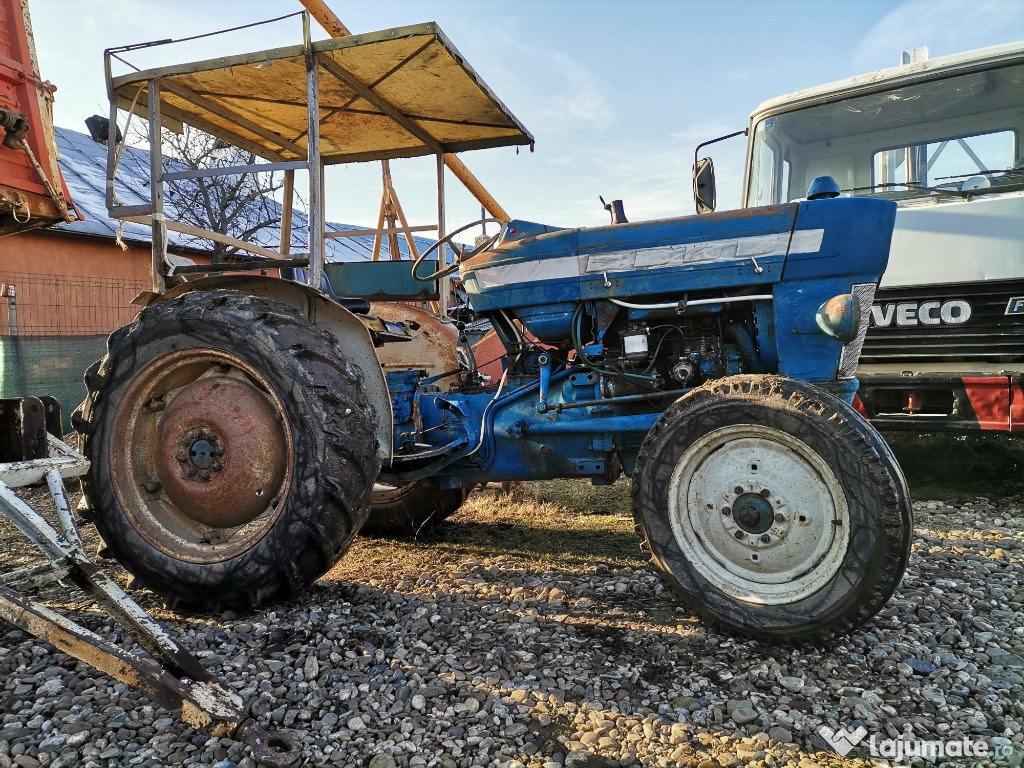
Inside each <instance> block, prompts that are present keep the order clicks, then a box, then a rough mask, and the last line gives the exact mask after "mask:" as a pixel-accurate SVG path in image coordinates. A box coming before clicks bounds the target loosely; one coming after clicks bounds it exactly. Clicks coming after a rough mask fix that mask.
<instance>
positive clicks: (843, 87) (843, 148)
mask: <svg viewBox="0 0 1024 768" xmlns="http://www.w3.org/2000/svg"><path fill="white" fill-rule="evenodd" d="M740 134H746V135H747V137H748V139H747V157H746V172H745V174H744V184H743V205H744V206H745V207H753V206H759V205H771V204H777V203H786V202H789V201H792V200H794V199H799V198H802V197H803V196H804V195H805V194H806V190H808V185H809V184H810V183H811V182H812V181H814V180H815V179H818V178H819V177H822V176H830V177H832V178H833V179H835V180H836V182H838V186H839V194H842V195H844V196H848V195H868V196H875V197H884V198H887V199H890V200H895V201H896V202H897V203H898V205H899V209H898V213H897V216H896V230H895V233H894V235H893V240H892V251H891V254H890V258H889V266H888V269H887V270H886V272H885V275H884V276H883V278H882V282H881V284H880V287H879V290H878V291H877V293H876V295H875V296H874V304H873V306H872V310H871V327H870V330H869V331H868V334H867V337H866V339H865V342H864V347H863V350H862V353H861V357H860V366H859V368H858V370H857V375H858V378H859V379H860V381H861V388H860V392H859V400H858V402H859V407H860V408H861V409H862V411H863V412H864V414H865V415H866V416H868V417H869V418H870V419H871V420H872V422H873V423H874V424H875V426H878V427H885V428H906V429H917V430H934V429H975V430H977V429H982V430H1001V431H1024V390H1022V384H1024V150H1022V148H1021V137H1022V135H1024V42H1022V43H1012V44H1007V45H1000V46H996V47H991V48H984V49H981V50H977V51H971V52H968V53H962V54H957V55H953V56H945V57H942V58H935V59H929V58H927V49H926V48H919V49H914V50H913V51H909V52H905V53H904V54H903V63H902V64H901V65H900V66H897V67H893V68H891V69H883V70H881V71H878V72H872V73H870V74H866V75H859V76H857V77H852V78H848V79H846V80H841V81H838V82H834V83H829V84H827V85H822V86H818V87H816V88H809V89H806V90H802V91H797V92H796V93H791V94H788V95H786V96H780V97H778V98H775V99H772V100H770V101H766V102H765V103H763V104H762V105H761V106H759V107H758V108H757V109H756V110H754V112H753V113H752V115H751V117H750V125H749V127H748V128H747V129H746V130H745V131H742V132H739V133H737V134H731V135H730V136H735V135H740ZM724 138H729V137H722V139H724ZM720 140H721V139H714V140H712V141H709V142H705V143H704V144H702V145H700V146H699V147H698V148H697V152H698V153H699V152H700V150H701V148H702V147H704V146H707V144H711V143H714V142H715V141H720ZM694 159H695V164H694V194H695V197H696V199H697V208H698V212H702V213H703V212H709V211H710V210H713V209H714V170H713V166H712V164H711V162H710V160H708V159H707V158H704V159H701V160H697V153H695V156H694ZM833 193H834V192H833Z"/></svg>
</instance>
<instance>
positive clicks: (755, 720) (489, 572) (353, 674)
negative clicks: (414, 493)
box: [0, 499, 1024, 768]
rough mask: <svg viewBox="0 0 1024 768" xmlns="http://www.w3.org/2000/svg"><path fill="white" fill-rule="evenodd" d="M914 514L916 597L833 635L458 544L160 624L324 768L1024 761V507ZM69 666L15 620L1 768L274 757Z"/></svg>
mask: <svg viewBox="0 0 1024 768" xmlns="http://www.w3.org/2000/svg"><path fill="white" fill-rule="evenodd" d="M927 503H932V506H931V507H927V506H924V504H927ZM915 509H916V510H917V515H918V518H919V519H918V525H919V528H918V531H917V535H916V536H915V539H914V549H913V552H912V554H911V558H910V567H909V569H908V572H907V575H906V577H905V579H904V581H903V583H902V584H901V586H900V588H899V590H898V591H897V593H896V595H895V596H894V597H893V599H892V600H891V601H890V602H889V603H888V604H887V605H886V606H884V607H883V608H882V610H881V611H880V612H879V614H878V616H877V617H876V618H875V619H874V620H873V621H871V622H870V623H869V624H868V625H867V626H866V627H865V628H863V629H862V630H860V631H857V632H854V633H853V634H852V635H849V636H847V637H841V638H835V639H833V640H831V641H829V642H828V643H822V644H819V645H816V646H796V647H771V646H765V645H762V644H760V643H757V642H755V641H752V640H745V639H743V638H737V637H733V636H730V635H727V634H723V633H721V632H718V631H716V630H714V629H712V628H710V627H708V626H706V625H703V624H701V623H700V622H699V621H697V620H696V619H695V618H694V617H693V616H692V615H691V614H690V613H688V612H687V611H685V610H683V609H680V608H678V606H677V604H676V602H675V601H674V600H673V599H672V597H671V593H670V592H668V591H666V590H664V588H663V585H662V583H661V580H660V578H659V577H658V575H657V574H656V573H654V572H653V571H652V570H650V569H649V568H647V567H641V566H639V565H634V566H633V567H625V566H623V565H621V564H617V563H618V562H619V561H616V562H608V563H593V564H589V565H585V566H568V565H566V566H565V567H561V566H559V567H553V566H552V567H549V566H547V565H542V564H534V563H531V562H529V561H528V560H525V559H516V558H511V557H508V556H494V557H490V556H488V557H484V556H482V555H478V558H479V559H475V560H472V559H468V558H466V557H465V556H463V555H460V554H453V551H451V550H444V554H443V556H440V555H439V557H438V560H437V564H436V565H434V566H431V567H430V569H429V572H427V573H423V574H413V575H411V576H410V575H408V574H404V575H400V576H395V575H393V574H392V573H390V572H388V571H387V570H385V569H381V570H380V571H379V572H372V573H369V574H367V576H366V579H365V580H364V582H363V583H355V582H344V583H339V582H336V581H331V580H330V579H329V578H327V579H323V580H321V581H320V582H319V583H318V584H317V585H315V586H314V587H311V588H310V589H309V590H307V591H305V592H303V593H300V594H299V595H297V596H296V597H295V598H294V599H292V600H290V601H288V602H286V603H281V604H277V605H272V606H269V607H267V608H264V609H262V610H257V611H252V612H248V613H246V614H244V615H242V616H241V617H240V618H239V617H237V616H236V617H234V618H231V619H229V618H227V617H226V616H227V614H219V615H217V616H213V617H210V616H178V615H177V614H175V613H173V612H170V611H168V612H164V613H162V614H161V621H162V623H163V624H164V626H165V627H166V628H167V630H168V631H169V632H170V633H171V634H172V635H173V636H174V637H176V638H178V639H179V640H180V641H181V643H182V645H183V646H184V647H185V648H187V649H188V650H190V651H191V652H192V653H195V654H196V655H197V656H198V658H199V659H200V662H201V663H202V664H203V665H204V666H206V667H207V668H209V669H210V671H211V672H212V673H213V674H214V675H215V676H216V677H217V678H218V679H220V680H222V681H224V684H225V685H226V686H227V687H229V688H230V689H232V690H233V691H235V692H236V693H238V694H239V695H240V696H241V697H242V698H243V700H246V701H255V702H256V704H255V705H254V707H253V713H254V716H255V717H256V718H257V719H258V720H259V722H260V725H261V726H262V727H264V728H266V729H267V730H268V731H272V730H273V728H275V727H280V726H283V725H284V724H288V723H290V724H291V727H292V728H294V729H295V731H296V733H297V734H298V735H299V737H300V739H301V741H302V747H303V751H304V755H305V764H308V765H317V766H321V765H322V766H327V767H333V766H338V767H339V768H340V767H341V766H348V765H353V766H364V765H369V768H398V766H402V768H406V766H408V768H421V767H422V768H426V766H427V765H430V766H431V768H433V766H437V768H470V767H471V766H481V767H486V768H609V767H610V766H622V767H624V768H629V767H630V766H659V767H661V768H674V766H697V768H743V766H747V765H750V766H757V768H784V767H785V768H816V767H817V766H823V765H824V766H830V767H832V766H838V765H839V764H840V762H839V761H838V758H837V756H836V755H834V754H833V753H831V752H830V751H829V748H828V747H827V745H826V744H825V743H824V742H823V740H822V739H821V738H820V737H819V736H817V735H816V731H817V730H818V728H820V727H821V726H822V725H828V726H829V727H831V728H833V729H835V728H837V727H847V728H855V727H857V726H858V725H863V726H864V727H865V728H866V729H867V730H868V732H869V733H870V734H874V735H877V736H878V737H879V738H894V737H895V736H896V735H899V734H902V733H904V732H905V731H911V732H913V734H914V736H915V737H917V738H921V739H946V738H950V737H951V734H952V735H960V734H964V735H966V734H971V735H972V736H974V737H979V738H985V739H988V740H989V741H990V743H992V744H997V743H998V744H1003V743H1005V745H1007V746H1012V747H1013V748H1014V749H1018V748H1019V749H1020V750H1022V751H1024V730H1022V719H1024V499H1010V500H1005V501H1000V502H980V501H979V502H976V503H972V504H970V505H952V504H948V503H945V502H937V501H936V502H924V503H922V502H917V503H915ZM996 512H998V517H999V518H1000V520H1001V521H1002V525H1000V526H998V530H994V529H993V527H992V526H993V523H992V522H991V521H992V520H993V519H994V517H995V516H996ZM986 521H988V522H986ZM502 535H503V536H507V537H513V536H515V530H514V529H510V530H508V531H506V532H504V533H503V534H502ZM418 546H425V547H426V546H431V544H430V543H429V542H423V543H421V544H419V545H418ZM996 550H1000V551H1001V554H999V555H998V557H997V554H996ZM455 551H458V550H455ZM90 621H92V622H93V623H92V624H90V628H91V629H93V630H94V631H98V632H99V633H100V634H101V635H104V636H108V637H109V636H111V634H112V631H111V629H110V628H109V627H107V626H105V624H108V623H109V622H104V620H103V619H102V618H92V617H90ZM118 642H123V638H120V639H119V640H118ZM66 659H67V657H65V656H64V655H63V654H58V653H56V652H54V651H53V650H52V648H50V647H49V646H46V645H44V644H41V643H39V642H37V641H36V640H34V639H33V638H29V637H27V636H26V635H24V634H23V633H20V632H17V631H14V630H12V629H9V628H7V627H6V626H4V627H0V768H10V766H17V768H39V766H40V765H45V766H51V765H52V766H56V767H57V768H79V766H81V768H110V767H112V766H115V765H116V766H118V767H119V768H129V767H130V766H148V765H176V766H178V765H180V766H190V767H191V766H194V767H195V768H202V767H203V766H207V767H208V768H255V764H254V763H253V761H252V758H251V757H249V756H248V755H247V753H246V751H245V750H244V749H243V748H242V746H241V745H238V744H235V743H234V742H232V741H231V740H230V739H216V738H209V737H208V736H206V735H205V734H201V733H198V732H197V731H195V730H193V729H191V728H190V727H188V726H187V725H185V724H184V723H183V722H182V721H181V720H180V718H178V717H177V716H173V715H170V714H169V713H167V712H166V711H165V710H163V709H161V708H160V707H158V706H157V705H155V704H154V703H153V702H152V701H150V700H149V699H147V698H146V697H145V696H143V695H141V694H140V693H138V692H136V691H134V690H132V689H128V688H125V687H124V686H120V687H119V684H115V682H114V681H113V680H111V679H110V678H108V677H106V676H104V675H103V674H101V673H99V672H96V671H94V670H91V669H90V668H88V667H86V666H85V665H83V664H73V663H72V664H69V663H67V661H66ZM998 740H1001V741H998ZM367 761H368V762H367Z"/></svg>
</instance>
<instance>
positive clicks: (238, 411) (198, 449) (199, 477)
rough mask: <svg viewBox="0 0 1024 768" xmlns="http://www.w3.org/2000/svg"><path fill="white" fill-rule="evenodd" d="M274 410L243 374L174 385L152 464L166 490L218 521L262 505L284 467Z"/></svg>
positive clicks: (204, 518)
mask: <svg viewBox="0 0 1024 768" xmlns="http://www.w3.org/2000/svg"><path fill="white" fill-rule="evenodd" d="M285 445H286V442H285V437H284V432H283V429H282V425H281V422H280V420H279V419H278V418H277V414H276V412H275V409H274V408H273V406H272V405H271V403H270V402H269V401H268V400H267V398H266V397H265V396H264V395H263V394H262V393H261V392H260V391H259V390H257V389H256V388H255V387H253V386H251V385H250V384H248V383H247V382H246V381H244V380H242V379H239V378H236V377H232V376H208V377H204V378H201V379H199V380H197V381H195V382H194V383H192V384H189V385H188V386H187V387H185V388H184V389H182V390H181V391H179V393H178V394H177V395H176V396H175V397H174V399H173V400H172V401H171V403H170V404H169V405H168V406H167V408H166V409H165V410H164V413H163V417H162V419H161V421H160V427H159V434H158V444H157V451H156V469H157V475H158V476H159V478H160V483H161V485H162V486H163V490H164V492H165V493H166V494H167V497H168V498H169V499H170V500H171V502H173V503H174V505H175V506H176V507H177V508H178V509H179V510H180V511H181V512H183V513H184V514H185V515H186V516H188V517H189V518H191V519H192V520H194V521H196V522H198V523H202V524H204V525H209V526H214V527H218V528H232V527H236V526H239V525H244V524H245V523H247V522H249V521H250V520H252V519H254V518H255V517H257V516H258V515H259V514H261V513H262V512H264V511H265V510H266V509H267V507H268V506H269V505H270V503H271V501H272V497H273V495H274V494H275V493H276V490H277V488H278V487H279V486H280V484H281V481H282V479H283V478H284V474H285V471H286V469H287V455H286V452H285Z"/></svg>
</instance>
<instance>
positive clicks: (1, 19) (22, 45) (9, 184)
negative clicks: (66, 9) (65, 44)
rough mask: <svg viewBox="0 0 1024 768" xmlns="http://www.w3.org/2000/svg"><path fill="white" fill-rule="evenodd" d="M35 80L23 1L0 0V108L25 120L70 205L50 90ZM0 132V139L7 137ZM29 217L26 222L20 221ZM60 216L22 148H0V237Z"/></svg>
mask: <svg viewBox="0 0 1024 768" xmlns="http://www.w3.org/2000/svg"><path fill="white" fill-rule="evenodd" d="M54 90H55V89H54V87H53V86H52V85H51V84H50V83H46V82H43V81H42V80H41V79H40V78H39V67H38V66H37V64H36V56H35V46H34V43H33V40H32V25H31V21H30V19H29V15H28V5H27V0H0V110H5V111H7V112H9V113H14V114H15V115H21V116H24V117H25V118H26V120H27V122H28V126H29V128H28V133H27V134H26V135H25V140H26V141H27V142H28V145H29V147H30V148H31V150H32V153H33V154H34V155H35V157H36V159H37V160H38V162H39V165H40V166H41V167H42V169H43V173H45V174H46V175H47V177H48V178H49V179H50V180H51V181H52V182H53V186H54V188H55V189H57V190H58V191H59V192H60V193H62V194H63V195H64V200H65V201H66V202H67V204H69V205H70V196H69V194H68V190H67V186H66V185H65V183H64V179H63V177H62V176H61V174H60V168H59V166H58V165H57V145H56V142H55V140H54V136H53V109H52V106H53V91H54ZM5 135H6V134H5V132H4V131H3V130H2V129H0V140H2V139H3V138H4V137H5ZM27 216H30V218H29V220H28V221H24V220H25V219H26V217H27ZM63 218H64V217H63V212H62V211H61V206H59V205H58V204H57V203H56V202H55V201H54V200H53V199H52V197H51V195H50V194H49V192H47V189H46V186H45V184H44V183H43V180H42V178H41V177H40V174H39V171H38V170H36V168H35V167H34V166H33V164H32V162H31V160H30V158H29V156H28V154H27V153H26V152H24V151H23V150H22V149H20V148H11V147H8V146H4V145H2V144H0V235H4V234H11V233H13V232H20V231H23V230H25V229H33V228H35V227H39V226H46V225H49V224H54V223H56V222H58V221H61V220H63Z"/></svg>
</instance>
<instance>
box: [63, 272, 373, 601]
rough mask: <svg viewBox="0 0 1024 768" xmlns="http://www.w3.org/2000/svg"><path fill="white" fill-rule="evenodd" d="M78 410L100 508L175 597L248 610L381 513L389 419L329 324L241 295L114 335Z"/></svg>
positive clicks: (142, 578) (180, 305)
mask: <svg viewBox="0 0 1024 768" xmlns="http://www.w3.org/2000/svg"><path fill="white" fill-rule="evenodd" d="M86 384H87V386H88V388H89V395H88V398H87V399H86V402H85V403H83V405H82V407H81V408H80V411H79V413H78V414H76V416H77V417H78V418H77V421H76V428H78V430H79V431H80V432H81V433H82V434H83V435H84V442H85V451H86V454H87V455H88V457H89V458H90V460H91V462H92V466H91V469H90V472H89V475H88V477H87V478H86V479H85V483H84V485H85V490H86V495H87V501H88V505H91V507H92V511H91V513H90V517H91V518H92V519H93V520H94V521H95V523H96V527H97V529H98V531H99V533H100V535H101V536H102V538H103V540H104V542H105V544H106V546H107V548H108V549H109V551H110V553H111V554H112V555H113V556H114V557H115V558H116V559H117V560H118V561H119V562H120V563H121V564H122V565H123V566H124V567H125V568H126V569H127V570H128V571H129V572H130V573H132V575H133V576H134V577H135V579H136V582H141V584H142V585H143V586H146V587H149V588H150V589H152V590H153V591H155V592H157V593H159V594H160V595H162V596H163V597H165V598H166V599H167V600H168V602H169V603H170V604H172V605H174V606H178V607H186V608H198V609H208V610H217V609H223V608H226V607H249V606H253V605H257V604H259V603H262V602H265V601H266V600H269V599H271V598H275V597H279V596H283V595H286V594H288V593H290V592H292V591H293V590H295V589H296V588H298V587H299V586H301V585H303V584H305V583H307V582H310V581H312V580H313V579H315V578H317V577H318V576H320V575H321V574H323V573H324V572H325V571H326V570H327V569H328V568H330V566H331V565H332V564H333V563H334V562H336V561H337V559H338V558H339V557H340V556H341V555H342V554H343V553H344V551H345V550H346V549H347V548H348V545H349V544H350V543H351V541H352V539H353V537H354V536H355V534H356V532H357V531H358V530H359V527H360V526H361V525H362V523H363V521H364V519H365V517H366V514H367V512H368V510H369V500H370V492H371V490H372V488H373V480H374V478H375V477H376V476H377V474H378V472H379V470H380V458H379V455H378V450H377V444H376V439H375V434H376V423H375V420H374V417H373V415H372V414H371V413H370V412H369V407H368V404H367V400H366V397H365V395H364V393H363V391H362V389H361V387H360V383H359V378H358V376H357V374H356V371H355V369H354V368H352V367H351V366H349V365H348V364H346V362H345V359H344V353H343V350H342V349H341V348H340V346H339V344H338V341H337V340H336V339H335V338H334V337H333V336H332V335H330V334H329V333H327V332H325V331H323V330H321V329H319V328H316V327H315V326H313V325H311V324H310V323H309V321H308V320H307V319H306V318H305V317H304V316H303V315H302V314H300V313H298V312H297V311H295V310H294V309H292V308H291V307H289V306H287V305H285V304H282V303H280V302H276V301H272V300H268V299H264V298H258V297H254V296H249V295H247V294H244V293H241V292H237V291H207V292H201V291H197V292H194V293H189V294H185V295H184V296H181V297H179V298H176V299H172V300H169V301H164V302H160V303H158V304H155V305H152V306H150V307H148V308H146V309H145V310H143V312H142V313H141V314H140V316H139V317H138V318H137V319H136V321H135V322H134V323H133V324H131V325H129V326H127V327H125V328H122V329H121V330H119V331H117V332H115V333H114V334H113V335H112V336H111V337H110V339H109V341H108V344H107V355H106V357H104V358H103V360H101V361H100V362H99V363H97V364H96V365H94V366H93V367H92V368H91V369H90V370H89V372H88V373H87V374H86Z"/></svg>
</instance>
